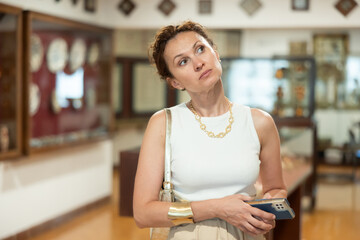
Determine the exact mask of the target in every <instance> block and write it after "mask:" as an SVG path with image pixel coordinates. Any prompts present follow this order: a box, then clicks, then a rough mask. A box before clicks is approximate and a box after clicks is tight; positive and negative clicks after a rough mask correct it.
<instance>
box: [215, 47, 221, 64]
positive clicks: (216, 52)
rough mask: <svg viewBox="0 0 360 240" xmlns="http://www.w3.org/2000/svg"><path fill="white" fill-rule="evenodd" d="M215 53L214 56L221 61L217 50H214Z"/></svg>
mask: <svg viewBox="0 0 360 240" xmlns="http://www.w3.org/2000/svg"><path fill="white" fill-rule="evenodd" d="M215 54H216V58H217V60H218V61H219V62H221V59H220V54H219V52H218V51H217V50H215Z"/></svg>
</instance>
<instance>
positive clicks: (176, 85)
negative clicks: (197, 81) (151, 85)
mask: <svg viewBox="0 0 360 240" xmlns="http://www.w3.org/2000/svg"><path fill="white" fill-rule="evenodd" d="M166 82H167V83H168V84H169V85H170V86H172V87H173V88H176V89H179V90H182V89H184V86H183V85H182V84H181V83H180V82H179V81H177V80H176V79H175V78H170V77H167V78H166Z"/></svg>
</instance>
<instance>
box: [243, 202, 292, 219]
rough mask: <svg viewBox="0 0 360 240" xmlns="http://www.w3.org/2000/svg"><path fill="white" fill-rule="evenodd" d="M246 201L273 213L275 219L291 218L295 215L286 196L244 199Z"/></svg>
mask: <svg viewBox="0 0 360 240" xmlns="http://www.w3.org/2000/svg"><path fill="white" fill-rule="evenodd" d="M246 203H248V204H250V205H251V206H253V207H256V208H259V209H261V210H263V211H265V212H269V213H272V214H274V215H275V216H276V220H284V219H293V218H294V217H295V212H294V210H293V209H292V208H291V207H290V204H289V202H288V200H287V199H286V198H272V199H257V200H252V201H246Z"/></svg>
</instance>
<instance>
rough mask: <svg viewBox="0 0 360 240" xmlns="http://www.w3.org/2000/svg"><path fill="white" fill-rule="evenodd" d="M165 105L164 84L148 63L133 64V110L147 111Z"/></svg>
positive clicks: (152, 110)
mask: <svg viewBox="0 0 360 240" xmlns="http://www.w3.org/2000/svg"><path fill="white" fill-rule="evenodd" d="M165 106H166V84H165V82H164V81H161V80H160V79H159V77H158V76H157V74H156V71H155V69H154V68H153V67H152V66H150V65H148V64H145V63H143V64H136V65H135V66H134V82H133V111H134V112H135V113H149V112H154V111H157V110H159V109H161V108H164V107H165Z"/></svg>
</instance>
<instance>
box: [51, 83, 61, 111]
mask: <svg viewBox="0 0 360 240" xmlns="http://www.w3.org/2000/svg"><path fill="white" fill-rule="evenodd" d="M51 110H52V111H53V113H55V114H59V113H60V112H61V106H60V104H59V101H58V97H57V94H56V90H55V89H54V90H53V91H52V92H51Z"/></svg>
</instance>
